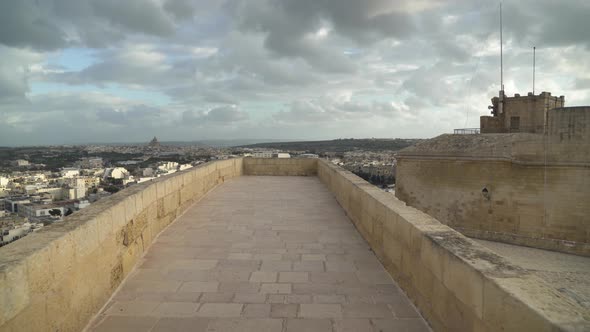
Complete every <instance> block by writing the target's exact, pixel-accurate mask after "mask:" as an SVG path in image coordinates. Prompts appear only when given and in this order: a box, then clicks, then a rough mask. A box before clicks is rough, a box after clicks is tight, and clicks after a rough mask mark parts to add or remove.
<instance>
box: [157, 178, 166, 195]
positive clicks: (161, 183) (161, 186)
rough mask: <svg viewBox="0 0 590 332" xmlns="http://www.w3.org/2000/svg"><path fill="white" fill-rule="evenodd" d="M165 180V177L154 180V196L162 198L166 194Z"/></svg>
mask: <svg viewBox="0 0 590 332" xmlns="http://www.w3.org/2000/svg"><path fill="white" fill-rule="evenodd" d="M166 182H167V181H166V180H165V178H159V179H157V180H156V181H155V185H156V197H157V199H162V198H164V197H166V195H168V193H167V192H166Z"/></svg>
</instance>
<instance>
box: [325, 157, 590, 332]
mask: <svg viewBox="0 0 590 332" xmlns="http://www.w3.org/2000/svg"><path fill="white" fill-rule="evenodd" d="M318 177H319V178H320V180H321V181H322V182H323V183H324V184H325V185H326V186H327V187H328V188H329V190H330V191H331V192H332V193H333V194H334V196H335V197H336V199H337V200H338V202H339V203H340V205H341V206H342V208H343V209H344V210H345V211H346V213H347V215H348V216H349V218H350V219H351V220H352V222H353V223H354V224H355V226H356V228H357V229H358V230H359V232H360V233H361V234H362V236H363V237H364V238H365V239H366V240H367V242H368V243H369V244H370V246H371V248H372V249H373V251H374V252H375V254H376V255H377V256H378V257H379V259H380V260H381V262H382V263H383V265H384V266H385V268H386V269H387V271H388V272H389V273H390V275H391V276H392V277H393V278H394V279H395V280H396V281H397V282H398V284H399V285H400V286H401V287H402V289H403V290H404V291H405V292H406V294H407V295H408V296H409V297H410V298H411V299H412V301H413V302H414V303H415V304H416V306H417V307H418V308H419V310H420V311H421V312H422V314H423V315H424V317H425V318H426V319H427V320H428V321H429V323H430V324H431V326H432V327H433V329H434V330H435V331H583V330H588V329H590V317H588V313H587V311H584V309H580V307H579V306H577V305H576V304H573V303H570V302H568V301H567V300H565V299H564V298H563V297H562V296H560V294H558V293H557V292H556V291H555V290H553V289H552V288H551V287H549V285H547V284H545V283H544V281H542V280H540V279H538V278H537V277H535V276H533V275H531V274H530V273H529V272H528V271H526V270H524V269H521V268H519V267H517V266H514V265H511V264H510V263H509V262H507V261H506V260H505V259H504V258H502V257H500V256H498V255H496V254H495V253H493V252H492V251H490V250H488V249H487V248H485V247H483V246H481V245H479V244H477V243H475V242H474V241H472V240H471V239H469V238H466V237H465V236H463V235H461V234H460V233H458V232H456V231H454V230H453V229H451V228H449V227H448V226H445V225H443V224H441V223H440V222H439V221H437V220H436V219H434V218H433V217H431V216H429V215H427V214H425V213H422V212H420V211H418V210H416V209H414V208H411V207H408V206H406V205H405V203H403V202H401V201H399V200H398V199H396V198H395V197H394V196H393V195H391V194H389V193H385V192H383V191H381V190H379V189H378V188H376V187H374V186H372V185H370V184H368V183H367V182H366V181H364V180H362V179H361V178H359V177H357V176H356V175H354V174H352V173H350V172H347V171H344V170H343V169H341V168H339V167H337V166H334V165H332V164H330V163H328V162H326V161H323V160H322V161H319V162H318Z"/></svg>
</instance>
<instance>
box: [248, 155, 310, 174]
mask: <svg viewBox="0 0 590 332" xmlns="http://www.w3.org/2000/svg"><path fill="white" fill-rule="evenodd" d="M317 162H318V159H317V158H244V175H281V176H299V175H302V176H310V175H316V174H317Z"/></svg>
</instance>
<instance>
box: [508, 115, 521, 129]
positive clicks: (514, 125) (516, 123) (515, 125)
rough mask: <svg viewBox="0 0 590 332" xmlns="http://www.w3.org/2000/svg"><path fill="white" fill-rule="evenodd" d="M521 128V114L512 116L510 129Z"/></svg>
mask: <svg viewBox="0 0 590 332" xmlns="http://www.w3.org/2000/svg"><path fill="white" fill-rule="evenodd" d="M519 128H520V116H511V117H510V130H518V129H519Z"/></svg>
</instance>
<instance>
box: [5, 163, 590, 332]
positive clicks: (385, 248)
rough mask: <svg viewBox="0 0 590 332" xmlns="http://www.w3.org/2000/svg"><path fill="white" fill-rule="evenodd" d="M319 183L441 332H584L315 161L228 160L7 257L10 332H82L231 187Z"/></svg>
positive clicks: (145, 189) (571, 314) (541, 291)
mask: <svg viewBox="0 0 590 332" xmlns="http://www.w3.org/2000/svg"><path fill="white" fill-rule="evenodd" d="M248 175H282V176H317V177H318V178H319V179H320V180H321V182H322V183H324V185H325V186H326V187H327V188H328V189H329V190H330V191H331V193H332V194H333V195H334V196H335V198H336V200H337V201H338V203H339V204H340V205H341V207H342V209H343V210H344V211H345V212H346V214H347V215H348V217H349V218H350V220H351V221H352V222H353V223H354V225H355V226H356V228H357V230H358V231H359V232H360V233H361V234H362V236H363V237H364V239H365V240H366V241H367V242H368V243H369V245H370V246H371V248H372V250H373V251H374V252H375V254H376V255H377V257H378V258H379V259H380V261H381V262H382V264H383V265H384V267H385V268H386V270H387V271H388V272H389V273H390V275H391V276H392V278H393V279H394V280H395V281H396V282H397V283H398V284H399V285H400V286H401V288H402V289H403V290H404V291H405V293H406V294H407V295H408V297H409V298H410V299H412V301H413V302H414V303H415V304H416V306H417V308H418V309H419V310H420V312H421V314H422V315H423V316H424V318H425V319H426V320H427V321H428V322H429V324H430V325H431V327H432V328H433V329H434V330H435V331H475V330H477V331H499V330H502V331H582V330H589V329H590V314H589V313H588V312H587V311H584V310H583V309H581V308H580V307H579V306H577V305H576V304H575V303H571V302H568V300H566V299H564V298H563V297H561V296H560V295H559V294H558V293H556V292H555V291H554V290H552V289H551V288H550V287H549V286H548V285H547V284H545V283H544V282H543V281H542V280H540V279H538V278H536V277H535V276H533V275H532V274H530V273H529V272H528V271H527V270H525V269H523V268H520V267H518V266H515V265H512V264H511V263H510V262H508V261H507V260H506V259H504V258H503V257H501V256H499V255H497V254H495V253H494V252H492V251H490V250H488V249H486V248H485V247H483V246H481V245H479V244H477V243H476V242H474V241H472V240H470V239H468V238H466V237H465V236H463V235H461V234H460V233H458V232H456V231H454V230H453V229H451V228H449V227H448V226H446V225H443V224H441V223H440V222H439V221H437V220H436V219H434V218H433V217H431V216H429V215H427V214H425V213H422V212H420V211H418V210H416V209H414V208H411V207H408V206H406V205H405V204H404V203H403V202H401V201H399V200H398V199H396V198H395V197H394V196H393V195H391V194H389V193H385V192H383V191H381V190H379V189H378V188H376V187H374V186H372V185H370V184H368V183H367V182H365V181H364V180H362V179H361V178H359V177H357V176H355V175H354V174H352V173H350V172H347V171H344V170H343V169H341V168H339V167H337V166H334V165H332V164H330V163H328V162H327V161H324V160H318V159H253V158H245V159H230V160H223V161H216V162H212V163H208V164H204V165H201V166H199V167H195V168H192V169H189V170H186V171H183V172H179V173H176V174H174V175H171V176H168V177H164V178H159V179H157V180H156V181H153V182H149V183H143V184H138V185H135V186H132V187H130V188H128V189H125V190H122V191H121V192H119V193H116V194H114V195H112V196H111V197H109V198H106V199H103V200H101V201H99V202H97V203H95V204H93V205H92V206H90V207H89V208H87V209H84V210H82V211H80V212H78V213H75V214H73V215H71V216H69V217H67V218H66V219H65V221H64V222H63V223H60V224H56V225H52V226H49V227H46V228H44V229H43V230H41V231H39V232H37V233H34V234H31V235H29V236H27V237H25V238H23V239H21V240H19V241H17V242H15V243H13V244H10V245H8V246H6V247H4V248H2V250H0V330H1V331H24V330H26V331H49V330H51V331H81V330H83V329H84V328H85V326H86V325H87V324H88V322H89V321H90V320H91V319H92V318H93V316H94V315H95V314H96V313H97V312H98V311H99V310H100V309H101V307H102V306H103V305H104V304H105V303H106V302H107V301H108V299H109V298H110V296H111V295H112V294H113V293H114V292H115V291H116V289H117V288H118V286H119V285H120V284H121V282H122V281H123V280H124V278H125V277H126V276H127V275H128V274H129V273H130V272H131V271H132V269H133V268H134V266H135V265H136V263H137V262H138V260H139V259H140V258H141V257H142V255H143V253H144V252H145V251H146V250H147V249H148V248H149V247H150V244H151V243H152V241H153V240H154V239H155V237H156V236H157V235H158V234H159V233H160V232H161V231H162V230H163V229H164V228H165V227H166V226H167V225H169V224H170V223H172V222H174V220H175V219H176V218H177V217H178V216H179V215H180V214H182V213H183V211H185V210H186V209H187V208H188V207H189V206H191V205H192V204H193V203H195V202H197V201H198V200H199V199H200V198H202V197H203V196H204V195H206V194H207V192H208V191H210V190H211V189H213V188H215V187H216V186H217V185H219V184H221V183H223V182H224V181H226V180H228V179H229V178H232V177H237V176H248Z"/></svg>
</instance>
